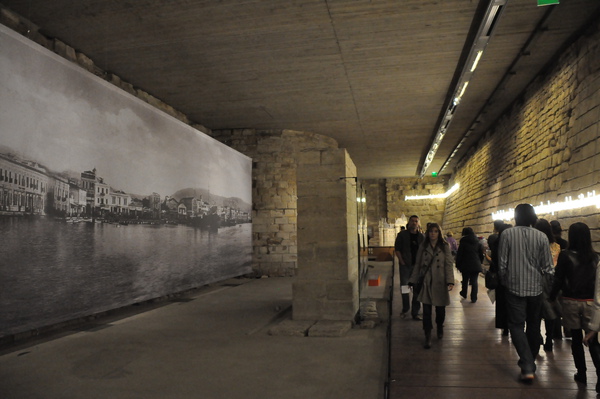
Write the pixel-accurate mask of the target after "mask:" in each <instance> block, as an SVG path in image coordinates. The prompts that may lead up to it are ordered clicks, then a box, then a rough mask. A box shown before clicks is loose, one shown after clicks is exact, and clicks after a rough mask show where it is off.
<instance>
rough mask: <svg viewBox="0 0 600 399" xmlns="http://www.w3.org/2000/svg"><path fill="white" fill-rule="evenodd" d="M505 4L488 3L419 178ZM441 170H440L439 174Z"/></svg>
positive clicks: (494, 0) (504, 0)
mask: <svg viewBox="0 0 600 399" xmlns="http://www.w3.org/2000/svg"><path fill="white" fill-rule="evenodd" d="M507 2H508V0H490V1H489V3H488V6H487V9H486V11H485V14H484V17H483V19H482V20H481V24H480V25H479V30H478V31H477V35H476V36H475V39H474V40H473V43H472V45H471V50H470V51H469V56H468V57H467V61H466V62H465V64H464V65H463V66H462V71H461V74H460V78H459V79H458V82H456V85H455V86H454V88H453V92H454V95H453V96H452V97H451V98H452V99H453V100H452V101H451V102H450V104H448V105H447V106H446V111H445V112H444V117H443V118H442V119H441V122H440V123H439V125H438V127H437V132H436V134H435V137H434V139H433V142H432V143H431V146H430V148H429V151H428V152H427V155H426V156H425V160H424V161H423V166H422V167H421V173H420V174H419V178H423V176H425V173H427V169H428V168H429V165H430V164H431V162H432V161H433V158H434V156H435V153H436V152H437V150H438V148H439V147H440V144H441V141H442V139H443V138H444V135H445V134H446V131H447V130H448V127H449V126H450V122H451V119H452V115H453V114H454V111H455V110H456V107H457V106H458V104H459V103H460V100H461V98H462V96H463V95H464V94H465V91H466V90H467V85H468V84H469V81H470V79H471V78H472V76H473V72H474V71H475V68H477V64H479V61H480V59H481V57H482V55H483V51H484V50H485V47H486V46H487V44H488V42H489V40H490V37H491V35H492V33H493V31H494V28H495V27H496V24H497V22H498V19H499V18H500V15H501V13H502V11H503V10H504V6H505V5H506V3H507ZM467 65H470V67H467ZM452 156H454V153H453V154H452V155H451V157H452ZM449 159H450V158H449ZM447 163H448V161H446V162H445V163H444V167H445V166H446V164H447ZM442 169H443V167H442ZM442 169H440V173H441V171H442Z"/></svg>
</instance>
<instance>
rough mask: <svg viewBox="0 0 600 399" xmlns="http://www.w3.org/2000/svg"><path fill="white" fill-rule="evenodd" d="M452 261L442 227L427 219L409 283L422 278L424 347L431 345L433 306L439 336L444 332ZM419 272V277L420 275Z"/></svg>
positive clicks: (419, 297)
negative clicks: (425, 229) (423, 238)
mask: <svg viewBox="0 0 600 399" xmlns="http://www.w3.org/2000/svg"><path fill="white" fill-rule="evenodd" d="M453 261H454V259H453V257H452V253H451V251H450V246H449V245H448V243H447V242H446V240H444V236H443V235H442V229H441V228H440V226H439V225H438V224H437V223H429V224H428V225H427V232H426V233H425V241H423V244H421V246H420V247H419V251H418V252H417V261H416V263H415V267H414V269H413V273H412V275H411V276H410V280H409V285H412V286H415V285H417V284H419V283H420V280H422V286H421V290H420V292H419V296H418V298H417V299H418V300H419V302H421V303H422V304H423V330H424V331H425V345H424V347H425V349H429V348H431V330H432V329H433V321H432V310H433V306H435V322H436V324H437V336H438V339H442V337H443V336H444V320H445V319H446V306H448V305H450V294H449V291H452V288H454V271H453V269H452V266H453ZM421 276H422V278H420V277H421Z"/></svg>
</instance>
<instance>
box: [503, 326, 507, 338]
mask: <svg viewBox="0 0 600 399" xmlns="http://www.w3.org/2000/svg"><path fill="white" fill-rule="evenodd" d="M502 335H503V336H505V337H508V328H503V329H502Z"/></svg>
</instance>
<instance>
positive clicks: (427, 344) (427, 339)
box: [423, 330, 431, 349]
mask: <svg viewBox="0 0 600 399" xmlns="http://www.w3.org/2000/svg"><path fill="white" fill-rule="evenodd" d="M423 348H425V349H429V348H431V330H429V331H425V343H424V344H423Z"/></svg>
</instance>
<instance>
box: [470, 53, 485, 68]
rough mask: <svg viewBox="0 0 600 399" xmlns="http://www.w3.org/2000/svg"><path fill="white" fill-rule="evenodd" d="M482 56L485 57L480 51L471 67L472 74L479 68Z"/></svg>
mask: <svg viewBox="0 0 600 399" xmlns="http://www.w3.org/2000/svg"><path fill="white" fill-rule="evenodd" d="M482 55H483V50H479V51H478V52H477V56H476V57H475V61H473V66H472V67H471V72H475V69H476V68H477V64H479V60H480V59H481V56H482Z"/></svg>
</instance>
